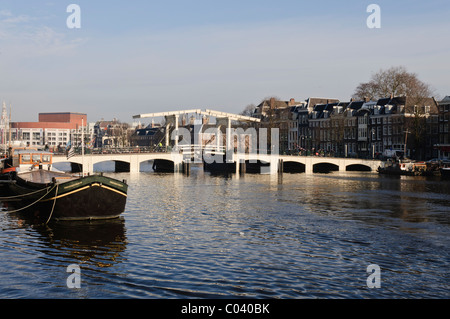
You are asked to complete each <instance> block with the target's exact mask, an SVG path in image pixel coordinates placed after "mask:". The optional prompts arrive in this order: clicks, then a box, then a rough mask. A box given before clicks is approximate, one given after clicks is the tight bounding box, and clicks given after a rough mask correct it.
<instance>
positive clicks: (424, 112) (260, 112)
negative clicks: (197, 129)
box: [253, 96, 450, 159]
mask: <svg viewBox="0 0 450 319" xmlns="http://www.w3.org/2000/svg"><path fill="white" fill-rule="evenodd" d="M449 108H450V97H446V98H445V99H444V100H442V101H440V102H437V101H436V100H435V99H434V98H424V99H420V100H418V99H412V98H408V97H405V96H397V97H394V96H391V97H387V98H383V99H379V100H378V101H369V100H363V101H355V100H350V101H349V102H341V101H339V100H338V99H329V98H308V99H307V100H305V101H301V102H296V101H295V100H294V99H291V100H290V101H278V100H276V99H270V100H265V101H263V102H262V103H261V104H260V105H258V106H257V107H256V109H255V112H254V114H253V116H255V117H258V118H260V119H261V120H262V126H265V127H278V128H279V130H280V151H281V152H282V153H287V152H290V151H293V150H301V151H303V152H307V153H314V154H315V153H327V154H331V155H335V156H347V157H349V156H351V157H364V158H373V157H378V156H380V155H382V154H383V152H385V151H386V150H399V151H403V152H406V155H407V156H408V157H411V158H415V159H429V158H435V157H448V155H449V152H450V145H449V139H450V138H449V128H448V124H449V123H448V121H449V114H450V112H449Z"/></svg>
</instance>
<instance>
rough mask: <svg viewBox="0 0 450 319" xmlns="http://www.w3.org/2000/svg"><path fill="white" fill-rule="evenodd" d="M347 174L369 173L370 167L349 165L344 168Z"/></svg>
mask: <svg viewBox="0 0 450 319" xmlns="http://www.w3.org/2000/svg"><path fill="white" fill-rule="evenodd" d="M345 170H346V171H347V172H371V171H372V167H370V166H369V165H366V164H350V165H347V166H346V167H345Z"/></svg>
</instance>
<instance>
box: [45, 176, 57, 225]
mask: <svg viewBox="0 0 450 319" xmlns="http://www.w3.org/2000/svg"><path fill="white" fill-rule="evenodd" d="M58 188H59V185H58V184H56V192H55V199H54V200H53V206H52V211H51V212H50V215H49V216H48V219H47V221H46V222H45V225H47V224H48V223H49V221H50V219H51V218H52V216H53V210H54V209H55V204H56V198H57V197H58Z"/></svg>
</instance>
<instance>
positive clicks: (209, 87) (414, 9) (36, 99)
mask: <svg viewBox="0 0 450 319" xmlns="http://www.w3.org/2000/svg"><path fill="white" fill-rule="evenodd" d="M71 3H75V4H78V5H79V6H80V8H81V29H69V28H67V26H66V19H67V17H68V16H69V15H70V14H69V13H67V12H66V8H67V6H68V5H69V4H71ZM371 3H375V4H378V5H379V6H380V7H381V29H369V28H368V27H367V25H366V19H367V17H368V16H369V13H367V12H366V8H367V6H368V5H369V4H371ZM449 16H450V3H449V1H448V0H441V1H438V0H431V1H427V2H425V1H415V0H413V1H406V0H401V1H395V2H394V1H376V0H372V1H361V0H350V1H331V0H319V1H299V0H297V1H294V0H291V1H288V0H279V1H265V0H259V1H257V0H241V1H234V0H229V1H206V0H202V1H196V0H192V1H148V0H147V1H139V0H134V1H100V0H97V1H95V0H90V1H77V0H71V1H67V2H65V1H61V0H58V1H56V0H53V1H52V0H47V1H44V0H42V1H40V0H37V1H21V0H15V1H9V0H1V1H0V100H4V101H5V102H7V103H8V104H9V103H11V104H12V105H13V114H12V118H13V120H14V121H36V120H37V114H38V113H39V112H56V111H72V112H85V113H87V114H88V120H89V121H96V120H98V119H101V118H104V119H112V118H114V117H115V118H119V119H120V120H122V121H125V122H131V121H132V116H133V115H135V114H140V113H149V112H159V111H169V110H177V109H188V108H210V109H215V110H220V111H227V112H240V111H241V110H242V109H243V108H244V107H245V106H246V105H248V104H251V103H253V104H258V103H259V102H260V101H261V100H262V99H263V98H264V97H267V96H277V97H279V98H281V99H285V100H288V99H290V98H295V99H296V100H304V99H306V98H308V97H310V96H320V97H330V98H339V99H341V100H349V99H350V97H351V95H352V93H353V92H354V89H355V87H356V86H357V85H358V84H359V83H360V82H364V81H368V79H369V78H370V75H371V74H372V73H374V72H376V71H378V70H380V69H385V68H389V67H391V66H399V65H403V66H405V67H406V68H407V70H408V71H410V72H414V73H417V74H418V76H419V78H420V79H421V80H423V81H424V82H427V83H429V84H430V85H431V86H432V87H433V88H434V89H435V93H436V95H437V96H440V97H444V96H445V95H450V79H449V74H450V62H449V57H450V42H449V41H448V34H450V21H449V19H448V17H449Z"/></svg>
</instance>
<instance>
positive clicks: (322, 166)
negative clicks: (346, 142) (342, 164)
mask: <svg viewBox="0 0 450 319" xmlns="http://www.w3.org/2000/svg"><path fill="white" fill-rule="evenodd" d="M336 171H339V165H338V164H335V163H329V162H320V163H316V164H314V165H313V173H330V172H336Z"/></svg>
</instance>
